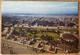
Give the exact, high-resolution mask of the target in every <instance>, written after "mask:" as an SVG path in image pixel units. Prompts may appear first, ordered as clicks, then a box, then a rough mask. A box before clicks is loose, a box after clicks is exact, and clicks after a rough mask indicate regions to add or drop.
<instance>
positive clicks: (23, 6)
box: [2, 1, 78, 14]
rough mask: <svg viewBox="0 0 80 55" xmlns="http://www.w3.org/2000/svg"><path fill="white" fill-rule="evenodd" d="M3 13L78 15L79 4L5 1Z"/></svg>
mask: <svg viewBox="0 0 80 55" xmlns="http://www.w3.org/2000/svg"><path fill="white" fill-rule="evenodd" d="M2 13H28V14H78V2H39V1H38V2H31V1H30V2H29V1H27V2H25V1H24V2H21V1H18V2H16V1H14V2H13V1H4V2H3V6H2Z"/></svg>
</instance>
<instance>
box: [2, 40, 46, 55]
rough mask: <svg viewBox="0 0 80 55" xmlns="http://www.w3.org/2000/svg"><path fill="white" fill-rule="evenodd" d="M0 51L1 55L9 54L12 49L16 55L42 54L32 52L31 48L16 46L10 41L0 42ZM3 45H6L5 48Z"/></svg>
mask: <svg viewBox="0 0 80 55" xmlns="http://www.w3.org/2000/svg"><path fill="white" fill-rule="evenodd" d="M1 41H2V43H1V45H2V46H1V50H2V54H10V50H11V49H12V51H13V52H14V53H16V54H43V53H39V52H37V53H36V52H35V51H33V49H32V48H31V47H27V46H26V45H21V44H17V43H14V42H11V41H7V40H4V39H2V40H1ZM3 43H4V44H5V45H7V47H3ZM9 47H11V48H9ZM45 53H47V52H45Z"/></svg>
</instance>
